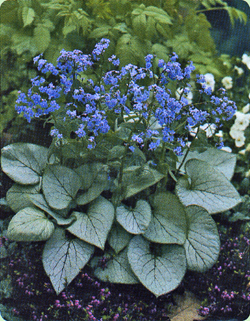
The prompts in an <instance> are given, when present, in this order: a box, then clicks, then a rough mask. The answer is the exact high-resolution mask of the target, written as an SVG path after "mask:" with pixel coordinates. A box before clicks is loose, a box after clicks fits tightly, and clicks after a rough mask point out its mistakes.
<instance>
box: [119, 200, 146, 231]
mask: <svg viewBox="0 0 250 321" xmlns="http://www.w3.org/2000/svg"><path fill="white" fill-rule="evenodd" d="M116 219H117V221H118V223H120V224H121V226H123V227H124V228H125V230H126V231H128V232H129V233H132V234H142V233H144V232H145V231H146V229H147V227H148V225H149V223H150V220H151V207H150V205H149V204H148V202H146V201H144V200H139V201H137V203H136V206H135V208H133V209H130V208H128V207H125V205H121V206H119V207H117V209H116Z"/></svg>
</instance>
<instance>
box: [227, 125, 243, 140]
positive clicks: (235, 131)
mask: <svg viewBox="0 0 250 321" xmlns="http://www.w3.org/2000/svg"><path fill="white" fill-rule="evenodd" d="M239 133H242V131H241V130H239V129H238V128H237V127H236V126H234V125H233V126H232V127H231V129H230V132H229V135H230V136H231V137H232V138H233V139H236V138H237V137H238V136H239V135H240V134H239Z"/></svg>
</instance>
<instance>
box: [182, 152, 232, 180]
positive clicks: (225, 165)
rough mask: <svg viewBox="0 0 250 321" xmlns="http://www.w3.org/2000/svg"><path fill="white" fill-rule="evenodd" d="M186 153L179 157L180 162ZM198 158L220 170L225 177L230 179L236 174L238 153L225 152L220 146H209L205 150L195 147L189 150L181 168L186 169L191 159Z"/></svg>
mask: <svg viewBox="0 0 250 321" xmlns="http://www.w3.org/2000/svg"><path fill="white" fill-rule="evenodd" d="M184 157H185V154H184V155H183V156H180V157H179V162H180V163H181V162H182V160H183V158H184ZM192 158H196V159H200V160H203V161H205V162H207V163H209V164H210V165H212V166H213V167H215V168H216V169H217V170H218V171H219V172H221V173H222V174H224V175H225V177H226V178H227V179H228V180H229V181H230V180H231V178H232V177H233V174H234V168H235V165H236V155H234V154H232V153H228V152H225V151H223V150H220V149H218V148H213V147H210V148H207V149H206V150H205V151H202V152H199V149H195V150H192V151H189V152H188V155H187V156H186V157H185V161H184V163H183V164H182V166H181V168H180V169H181V170H184V166H185V164H186V162H187V161H188V160H189V159H192Z"/></svg>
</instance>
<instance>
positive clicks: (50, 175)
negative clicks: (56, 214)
mask: <svg viewBox="0 0 250 321" xmlns="http://www.w3.org/2000/svg"><path fill="white" fill-rule="evenodd" d="M80 187H81V180H80V178H79V175H77V173H76V172H75V171H73V169H70V168H68V167H65V166H62V165H50V166H47V167H46V169H45V171H44V175H43V181H42V189H43V194H44V196H45V199H46V201H47V202H48V204H49V206H50V207H52V208H54V209H56V210H63V209H65V208H67V207H68V206H69V205H70V203H71V202H72V200H73V199H74V198H75V196H76V194H77V192H78V190H79V188H80Z"/></svg>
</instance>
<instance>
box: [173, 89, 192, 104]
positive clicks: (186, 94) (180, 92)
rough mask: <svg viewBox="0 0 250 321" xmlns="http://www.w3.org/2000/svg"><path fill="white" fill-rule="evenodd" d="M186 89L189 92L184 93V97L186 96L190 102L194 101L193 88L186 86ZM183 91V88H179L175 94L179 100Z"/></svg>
mask: <svg viewBox="0 0 250 321" xmlns="http://www.w3.org/2000/svg"><path fill="white" fill-rule="evenodd" d="M185 90H188V93H184V94H183V95H182V97H184V98H186V99H187V101H188V104H192V101H193V93H192V92H191V90H190V89H189V88H188V87H186V88H185ZM182 93H183V88H178V89H177V90H176V92H175V96H176V98H177V99H178V100H179V99H180V97H181V94H182Z"/></svg>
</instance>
